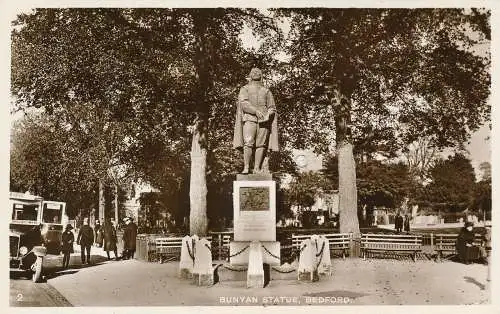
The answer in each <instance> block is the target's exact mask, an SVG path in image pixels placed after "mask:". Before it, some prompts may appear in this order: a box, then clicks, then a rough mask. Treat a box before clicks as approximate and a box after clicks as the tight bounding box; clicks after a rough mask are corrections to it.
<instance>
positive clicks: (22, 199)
mask: <svg viewBox="0 0 500 314" xmlns="http://www.w3.org/2000/svg"><path fill="white" fill-rule="evenodd" d="M9 206H10V210H11V213H12V215H11V221H10V224H9V227H10V234H9V238H10V239H9V245H10V269H11V271H23V272H32V273H33V274H32V275H33V281H35V282H39V281H40V279H41V274H42V262H43V257H44V256H45V255H46V254H57V255H58V254H60V249H61V236H62V232H63V229H64V223H66V222H67V216H66V212H65V211H66V204H65V203H64V202H54V201H45V200H43V198H42V197H40V196H36V195H30V194H26V193H18V192H10V195H9Z"/></svg>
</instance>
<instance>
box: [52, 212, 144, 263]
mask: <svg viewBox="0 0 500 314" xmlns="http://www.w3.org/2000/svg"><path fill="white" fill-rule="evenodd" d="M123 221H124V223H125V228H124V230H123V253H122V257H121V258H122V259H130V258H133V257H134V253H135V249H136V244H135V242H136V237H137V225H136V224H135V223H134V222H133V219H132V218H130V217H125V218H124V219H123ZM72 229H73V226H71V224H68V225H67V226H66V229H65V231H64V232H63V234H62V247H61V251H62V253H63V268H68V267H69V261H70V254H71V253H73V244H74V242H75V235H74V234H73V232H72V231H71V230H72ZM117 243H118V237H117V232H116V227H115V225H114V224H113V222H112V221H111V219H109V218H108V219H106V222H105V224H104V226H101V224H100V222H99V221H98V220H97V221H96V225H95V230H94V229H92V227H91V226H90V225H89V219H88V218H84V219H83V225H82V227H81V228H80V230H79V231H78V236H77V238H76V244H77V245H80V254H81V259H82V265H85V264H91V259H90V252H91V248H92V245H96V246H97V247H102V248H103V250H104V251H105V252H106V255H107V257H108V260H111V256H110V252H113V253H114V255H115V260H119V259H120V258H119V257H118V247H117Z"/></svg>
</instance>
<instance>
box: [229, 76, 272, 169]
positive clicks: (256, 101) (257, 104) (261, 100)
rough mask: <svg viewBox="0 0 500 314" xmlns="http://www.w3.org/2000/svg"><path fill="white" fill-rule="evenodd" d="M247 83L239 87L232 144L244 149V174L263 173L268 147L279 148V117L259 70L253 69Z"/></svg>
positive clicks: (269, 148)
mask: <svg viewBox="0 0 500 314" xmlns="http://www.w3.org/2000/svg"><path fill="white" fill-rule="evenodd" d="M248 80H249V82H248V84H247V85H245V86H243V87H242V88H241V89H240V94H239V96H238V103H237V109H236V122H235V124H234V139H233V147H234V148H237V149H241V148H243V161H244V164H245V166H244V169H243V171H242V173H243V174H248V173H249V172H250V163H251V160H252V157H254V158H253V159H254V168H253V172H254V173H258V172H262V170H263V169H262V164H263V161H264V158H265V157H266V154H267V152H268V151H269V150H272V151H277V150H278V119H277V114H276V104H275V103H274V98H273V94H272V93H271V91H270V90H269V89H268V88H266V87H264V86H263V85H262V71H261V70H260V69H258V68H253V69H252V70H251V71H250V75H249V77H248Z"/></svg>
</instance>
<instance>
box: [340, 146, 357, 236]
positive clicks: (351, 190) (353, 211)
mask: <svg viewBox="0 0 500 314" xmlns="http://www.w3.org/2000/svg"><path fill="white" fill-rule="evenodd" d="M337 153H338V159H339V208H340V217H339V224H340V232H341V233H348V232H352V233H354V234H359V221H358V205H357V204H358V193H357V189H356V165H355V163H354V155H353V146H352V144H350V143H344V144H342V145H340V147H338V148H337Z"/></svg>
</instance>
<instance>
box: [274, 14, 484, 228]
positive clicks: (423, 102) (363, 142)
mask: <svg viewBox="0 0 500 314" xmlns="http://www.w3.org/2000/svg"><path fill="white" fill-rule="evenodd" d="M276 12H277V15H278V16H284V17H287V18H289V19H290V22H291V30H290V33H289V42H288V46H287V52H288V53H289V54H290V56H291V58H290V60H289V61H288V62H287V63H286V64H284V65H282V66H281V68H282V72H281V75H282V77H283V81H282V82H281V83H280V85H279V86H280V88H279V90H280V91H281V94H280V95H279V99H280V102H281V103H282V106H283V107H284V108H286V110H287V111H288V112H291V113H292V112H293V114H289V115H287V116H286V121H285V125H286V126H288V127H285V128H284V130H283V132H286V133H287V134H288V138H289V139H290V140H291V141H293V144H294V145H297V146H298V147H305V146H314V147H316V149H317V150H319V151H322V152H328V151H332V150H333V148H334V147H335V146H336V149H337V153H340V152H342V154H339V189H340V190H341V193H340V202H341V208H342V209H341V216H340V228H341V231H342V230H344V231H353V232H357V231H358V230H359V229H358V228H357V227H356V225H357V220H356V211H357V209H356V185H355V183H356V180H355V179H354V180H352V179H351V178H353V176H354V173H353V172H354V171H352V169H353V167H352V166H353V165H352V163H353V162H354V161H351V157H350V154H349V151H350V150H353V151H354V152H355V153H356V154H357V155H358V156H360V157H361V158H359V157H358V160H363V159H366V157H364V156H367V157H371V156H373V155H374V153H378V154H381V153H382V154H384V155H386V156H388V157H393V156H394V155H395V153H396V152H397V151H398V150H400V149H402V148H403V147H405V146H406V145H408V144H410V143H412V142H414V141H415V140H418V138H420V137H428V138H429V139H430V143H431V144H432V145H433V146H435V147H437V148H444V147H453V146H460V145H462V144H463V143H464V142H465V141H466V140H467V139H468V138H469V136H470V134H471V132H472V131H474V130H477V129H478V128H479V127H480V126H481V125H482V124H483V123H484V122H485V121H489V119H490V106H489V104H488V102H487V99H488V96H489V87H490V73H489V66H490V61H489V50H488V52H487V53H486V54H484V55H480V54H478V53H475V52H474V51H473V48H474V47H476V45H477V44H478V43H482V44H487V45H489V39H490V26H489V15H490V13H489V11H485V10H464V9H324V8H307V9H302V8H298V9H296V8H293V9H277V10H276ZM487 47H489V46H487ZM345 143H351V144H354V148H352V147H351V146H345ZM334 145H335V146H334ZM368 159H369V158H368ZM343 217H344V219H343ZM343 224H347V225H348V226H347V227H345V226H344V227H343V226H342V225H343Z"/></svg>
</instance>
